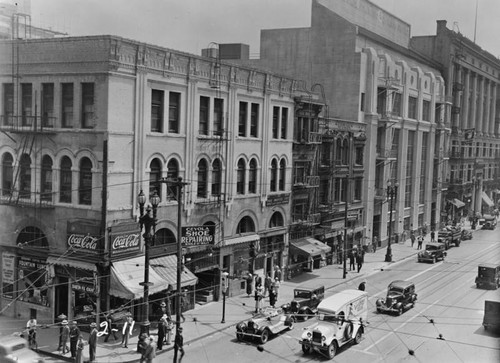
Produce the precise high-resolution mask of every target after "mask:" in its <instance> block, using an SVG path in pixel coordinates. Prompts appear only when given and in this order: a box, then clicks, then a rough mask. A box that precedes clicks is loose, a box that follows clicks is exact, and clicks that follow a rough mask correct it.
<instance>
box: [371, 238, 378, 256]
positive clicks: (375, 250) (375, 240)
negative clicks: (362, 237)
mask: <svg viewBox="0 0 500 363" xmlns="http://www.w3.org/2000/svg"><path fill="white" fill-rule="evenodd" d="M372 247H373V253H375V252H377V247H378V237H377V236H374V237H373V243H372Z"/></svg>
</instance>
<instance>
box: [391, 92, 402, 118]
mask: <svg viewBox="0 0 500 363" xmlns="http://www.w3.org/2000/svg"><path fill="white" fill-rule="evenodd" d="M392 116H401V93H399V92H394V95H393V99H392Z"/></svg>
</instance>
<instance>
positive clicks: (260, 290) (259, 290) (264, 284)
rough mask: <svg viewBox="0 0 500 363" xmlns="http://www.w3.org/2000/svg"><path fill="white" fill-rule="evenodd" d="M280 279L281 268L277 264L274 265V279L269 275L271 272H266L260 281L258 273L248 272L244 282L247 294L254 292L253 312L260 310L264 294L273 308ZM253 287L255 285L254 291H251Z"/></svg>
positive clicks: (276, 299)
mask: <svg viewBox="0 0 500 363" xmlns="http://www.w3.org/2000/svg"><path fill="white" fill-rule="evenodd" d="M280 281H281V270H280V269H279V267H278V266H276V267H275V270H274V279H273V278H272V276H271V273H270V272H268V273H267V275H266V277H265V278H264V281H262V277H261V276H259V275H258V274H256V275H253V274H251V273H249V274H248V276H247V279H246V282H247V289H246V290H247V291H246V292H247V295H248V296H251V295H252V293H253V294H254V298H255V313H258V312H259V311H261V310H262V305H263V301H264V299H265V297H266V295H268V296H269V305H270V306H272V307H273V308H274V307H275V306H276V302H277V301H278V292H279V287H280ZM253 287H255V289H254V292H252V290H253Z"/></svg>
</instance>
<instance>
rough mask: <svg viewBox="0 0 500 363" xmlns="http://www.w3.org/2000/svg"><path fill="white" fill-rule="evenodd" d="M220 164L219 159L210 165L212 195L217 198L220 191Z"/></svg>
mask: <svg viewBox="0 0 500 363" xmlns="http://www.w3.org/2000/svg"><path fill="white" fill-rule="evenodd" d="M221 182H222V164H221V162H220V160H219V159H215V160H214V162H213V163H212V195H213V196H216V197H218V196H219V195H220V191H221Z"/></svg>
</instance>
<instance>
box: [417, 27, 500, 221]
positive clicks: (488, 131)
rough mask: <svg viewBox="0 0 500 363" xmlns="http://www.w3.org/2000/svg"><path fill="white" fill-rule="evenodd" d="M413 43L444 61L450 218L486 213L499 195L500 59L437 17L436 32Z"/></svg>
mask: <svg viewBox="0 0 500 363" xmlns="http://www.w3.org/2000/svg"><path fill="white" fill-rule="evenodd" d="M411 45H412V47H413V48H415V49H417V50H418V51H419V52H421V53H423V54H426V55H427V56H429V57H431V58H432V59H434V60H436V61H437V62H439V63H440V67H441V69H442V74H443V77H444V79H445V81H446V101H447V102H446V104H445V105H446V107H445V108H446V121H447V123H448V124H451V145H450V147H451V149H450V170H449V177H448V178H447V180H446V181H447V182H449V188H448V192H447V195H446V201H447V202H446V205H445V208H444V211H445V213H446V215H447V218H448V219H450V220H455V221H456V220H458V219H459V218H460V217H461V216H467V215H468V216H472V215H474V214H483V213H487V212H489V211H491V209H493V208H495V202H497V201H498V199H499V198H500V106H499V105H500V92H499V88H500V60H499V59H498V58H497V57H495V56H493V55H492V54H490V53H488V52H487V51H485V50H483V49H481V47H479V46H478V45H477V44H475V43H474V42H472V41H471V40H469V39H467V38H466V37H465V36H463V35H462V34H460V33H458V32H456V31H453V30H451V29H448V28H447V27H446V21H445V20H438V21H437V29H436V35H429V36H418V37H413V38H412V39H411Z"/></svg>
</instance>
